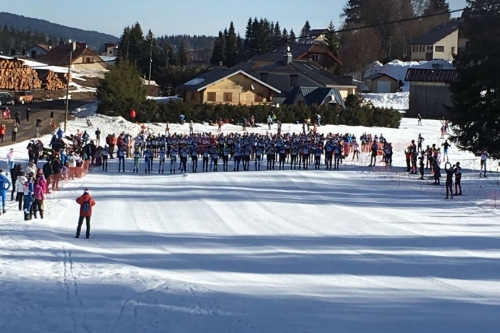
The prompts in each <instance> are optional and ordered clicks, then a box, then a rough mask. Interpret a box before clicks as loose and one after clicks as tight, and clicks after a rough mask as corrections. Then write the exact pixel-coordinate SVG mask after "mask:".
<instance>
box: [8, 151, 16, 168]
mask: <svg viewBox="0 0 500 333" xmlns="http://www.w3.org/2000/svg"><path fill="white" fill-rule="evenodd" d="M14 162H15V158H14V148H10V150H9V152H8V153H7V164H8V165H9V169H8V171H9V172H10V170H12V169H14Z"/></svg>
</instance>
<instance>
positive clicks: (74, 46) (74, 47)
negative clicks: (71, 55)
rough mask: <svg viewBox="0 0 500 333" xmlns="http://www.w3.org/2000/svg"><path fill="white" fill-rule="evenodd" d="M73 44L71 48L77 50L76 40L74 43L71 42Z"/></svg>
mask: <svg viewBox="0 0 500 333" xmlns="http://www.w3.org/2000/svg"><path fill="white" fill-rule="evenodd" d="M71 44H72V45H71V49H72V50H73V51H74V50H76V42H73V43H71Z"/></svg>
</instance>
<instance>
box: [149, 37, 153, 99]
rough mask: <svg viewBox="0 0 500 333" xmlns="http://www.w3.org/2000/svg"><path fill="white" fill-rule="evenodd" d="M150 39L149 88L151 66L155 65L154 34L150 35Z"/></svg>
mask: <svg viewBox="0 0 500 333" xmlns="http://www.w3.org/2000/svg"><path fill="white" fill-rule="evenodd" d="M149 39H151V45H150V49H149V77H148V89H149V87H150V86H151V67H152V65H153V34H152V33H151V34H150V35H149Z"/></svg>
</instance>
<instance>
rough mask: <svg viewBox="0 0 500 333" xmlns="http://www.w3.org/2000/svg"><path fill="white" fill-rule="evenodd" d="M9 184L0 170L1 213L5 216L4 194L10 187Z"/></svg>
mask: <svg viewBox="0 0 500 333" xmlns="http://www.w3.org/2000/svg"><path fill="white" fill-rule="evenodd" d="M11 185H12V184H11V182H10V180H9V178H7V177H6V176H5V175H4V174H3V170H0V195H1V196H2V213H3V214H5V213H6V212H7V211H6V210H5V192H7V191H8V190H9V188H10V187H11Z"/></svg>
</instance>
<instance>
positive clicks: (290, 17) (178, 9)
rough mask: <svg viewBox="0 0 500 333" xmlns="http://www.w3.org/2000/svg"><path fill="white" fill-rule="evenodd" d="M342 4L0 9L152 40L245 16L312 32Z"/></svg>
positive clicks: (333, 0) (95, 3) (339, 0)
mask: <svg viewBox="0 0 500 333" xmlns="http://www.w3.org/2000/svg"><path fill="white" fill-rule="evenodd" d="M465 1H466V0H449V3H450V7H451V9H460V8H463V7H464V6H465ZM346 2H347V0H314V1H298V0H250V1H248V0H215V1H209V0H180V1H179V0H141V1H137V0H135V1H127V0H83V1H62V0H41V1H33V0H16V1H10V2H9V5H8V6H3V8H2V10H3V11H6V12H11V13H15V14H19V15H24V16H28V17H35V18H39V19H44V20H47V21H50V22H53V23H59V24H62V25H66V26H70V27H75V28H81V29H85V30H96V31H99V32H105V33H109V34H112V35H115V36H119V35H120V34H121V32H122V31H123V28H124V27H125V26H127V25H131V24H133V23H135V22H139V23H140V24H141V26H142V28H143V30H144V31H147V30H148V29H151V30H152V31H153V33H154V34H155V35H157V36H158V35H165V34H168V35H170V34H184V33H185V34H200V35H201V34H205V35H215V34H217V32H218V31H219V30H223V29H224V28H225V27H226V26H228V25H229V22H231V21H233V22H234V24H235V26H236V29H237V31H238V32H240V33H242V34H244V31H245V26H246V23H247V21H248V18H249V17H259V18H260V17H265V18H267V19H269V20H272V21H279V22H280V25H281V27H282V28H283V27H286V28H287V29H288V30H290V28H293V29H294V31H295V32H299V31H300V29H301V28H302V26H303V25H304V22H305V21H306V20H309V22H310V23H311V26H312V27H313V28H322V27H325V26H326V25H327V24H328V22H330V20H333V22H334V23H335V24H336V26H338V25H339V22H340V19H339V15H340V13H341V12H342V8H343V7H344V4H345V3H346Z"/></svg>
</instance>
